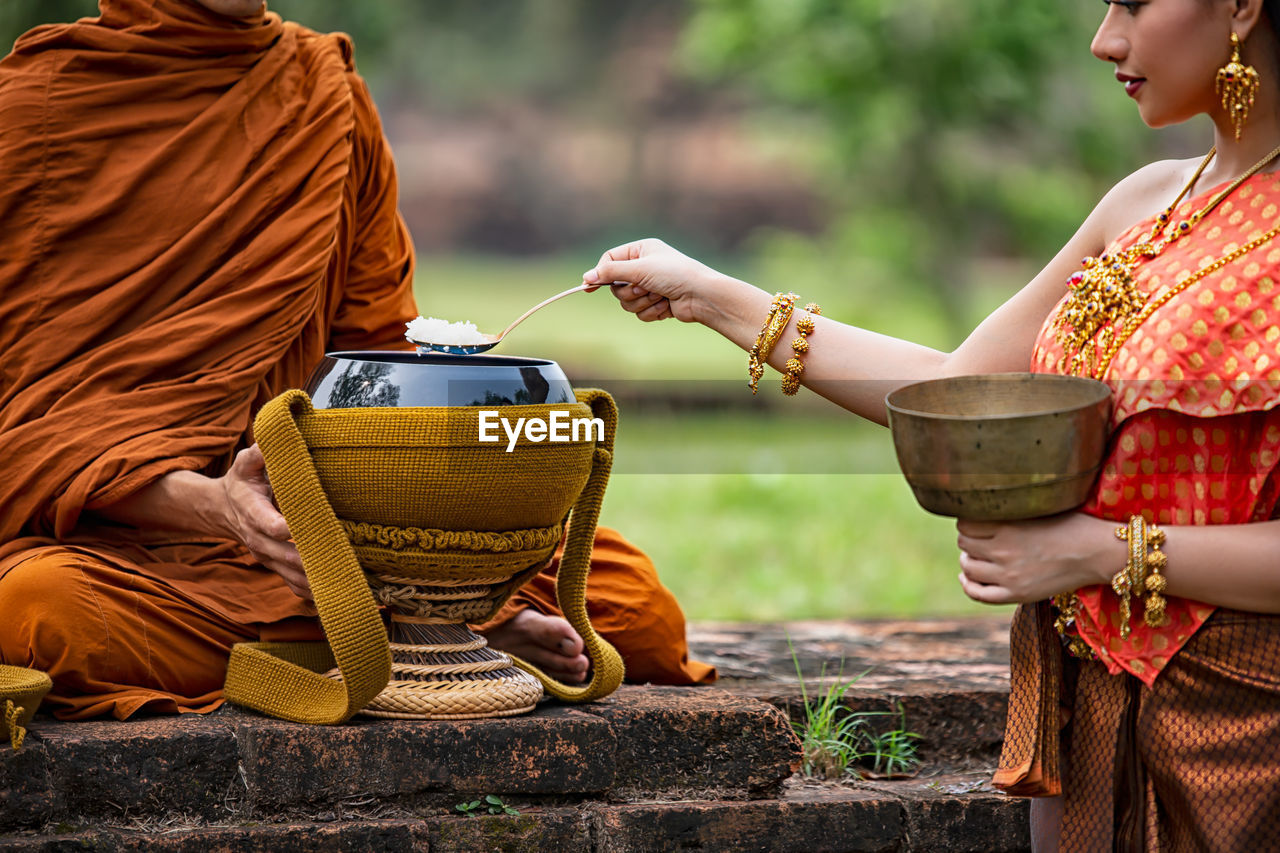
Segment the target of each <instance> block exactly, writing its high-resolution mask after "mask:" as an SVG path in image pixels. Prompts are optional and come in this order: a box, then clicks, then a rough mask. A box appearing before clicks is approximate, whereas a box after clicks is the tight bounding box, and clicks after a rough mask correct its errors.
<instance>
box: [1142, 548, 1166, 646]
mask: <svg viewBox="0 0 1280 853" xmlns="http://www.w3.org/2000/svg"><path fill="white" fill-rule="evenodd" d="M1164 541H1165V535H1164V531H1163V530H1161V529H1160V528H1158V527H1156V526H1155V525H1154V524H1153V525H1151V527H1149V528H1147V542H1148V544H1150V545H1151V553H1150V554H1148V555H1147V567H1148V568H1149V569H1150V570H1151V573H1150V574H1148V575H1147V577H1146V578H1145V579H1144V580H1143V584H1142V585H1143V587H1144V588H1145V589H1146V591H1147V609H1146V612H1144V613H1143V614H1142V620H1143V621H1144V622H1146V623H1147V627H1149V628H1163V627H1164V626H1165V625H1168V624H1169V616H1168V615H1167V614H1166V613H1165V612H1164V608H1165V605H1166V604H1168V600H1167V599H1166V598H1165V597H1164V591H1165V589H1166V588H1167V587H1168V586H1169V582H1168V580H1167V579H1166V578H1165V576H1164V575H1162V574H1160V572H1161V571H1163V570H1164V568H1165V566H1167V565H1169V556H1168V555H1167V554H1165V552H1163V551H1161V550H1160V546H1161V545H1163V544H1164Z"/></svg>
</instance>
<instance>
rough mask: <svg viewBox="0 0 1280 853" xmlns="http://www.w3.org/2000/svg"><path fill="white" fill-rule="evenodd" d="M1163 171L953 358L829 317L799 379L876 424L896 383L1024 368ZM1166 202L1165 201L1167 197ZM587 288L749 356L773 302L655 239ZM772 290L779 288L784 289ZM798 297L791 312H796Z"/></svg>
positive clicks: (1158, 197) (783, 346)
mask: <svg viewBox="0 0 1280 853" xmlns="http://www.w3.org/2000/svg"><path fill="white" fill-rule="evenodd" d="M1170 166H1171V164H1169V163H1158V164H1153V165H1152V166H1149V167H1146V168H1144V169H1142V170H1140V171H1138V172H1135V173H1134V174H1133V175H1131V176H1129V177H1128V178H1126V179H1125V180H1124V181H1121V182H1120V183H1119V184H1117V185H1116V187H1114V188H1113V189H1112V190H1111V191H1110V192H1109V193H1108V194H1107V195H1106V197H1105V198H1103V199H1102V201H1101V202H1099V204H1098V206H1097V207H1096V208H1095V209H1094V211H1093V212H1092V213H1091V214H1090V216H1089V218H1088V219H1086V220H1085V222H1084V224H1083V225H1081V226H1080V230H1079V231H1077V232H1076V233H1075V235H1074V236H1073V237H1072V238H1071V240H1069V241H1068V242H1067V244H1066V245H1065V246H1064V247H1063V248H1062V250H1061V251H1059V252H1058V254H1057V255H1056V256H1055V257H1054V258H1053V260H1052V261H1050V262H1049V264H1048V265H1047V266H1045V268H1044V269H1043V270H1041V271H1040V273H1039V274H1038V275H1037V276H1036V277H1035V278H1034V279H1032V280H1031V282H1030V283H1029V284H1027V285H1026V286H1025V287H1024V288H1022V289H1021V290H1020V291H1018V293H1016V294H1015V295H1014V296H1013V297H1012V298H1011V299H1009V301H1007V302H1005V303H1004V304H1003V305H1001V306H1000V307H999V308H997V309H996V310H995V311H994V312H993V313H992V314H991V315H990V316H989V317H987V318H986V319H985V320H984V321H983V322H982V323H981V324H979V326H978V327H977V329H975V330H974V331H973V333H972V334H970V335H969V337H968V338H967V339H966V340H965V341H964V343H962V344H961V345H960V346H959V347H958V348H956V349H955V350H954V351H953V352H949V353H947V352H940V351H938V350H935V349H931V348H929V347H925V346H920V345H919V344H914V343H911V342H910V341H905V340H901V339H898V338H893V337H889V336H886V335H881V334H877V333H875V332H872V331H868V330H866V329H861V328H858V327H857V326H853V325H848V324H846V323H842V322H840V321H839V320H837V319H835V318H829V317H819V318H817V319H816V329H815V331H814V333H813V334H812V335H811V336H810V349H809V351H808V353H807V355H806V356H805V358H804V364H805V369H804V374H803V375H802V377H801V379H802V382H803V384H804V385H805V386H806V387H808V388H809V389H810V390H812V391H814V392H816V393H818V394H821V395H822V396H823V397H826V398H827V399H829V400H831V401H832V402H834V403H836V404H837V405H840V406H843V407H844V408H846V409H848V410H849V411H851V412H854V413H856V414H858V415H861V416H862V417H864V418H867V419H869V420H872V421H875V422H877V423H881V424H883V423H885V420H886V414H885V409H884V396H885V394H886V393H888V392H889V391H891V390H893V389H894V388H897V387H899V386H901V385H905V384H908V383H911V382H917V381H921V380H925V379H933V378H937V377H942V376H960V375H965V374H971V373H1004V372H1013V371H1022V370H1027V369H1029V366H1030V361H1031V350H1032V346H1033V344H1034V342H1035V339H1036V335H1037V334H1038V333H1039V331H1040V327H1041V326H1042V325H1043V323H1044V321H1045V318H1046V317H1047V316H1048V315H1049V312H1050V311H1051V310H1052V309H1053V306H1054V305H1056V304H1057V303H1058V301H1059V300H1060V299H1061V298H1062V296H1063V295H1064V294H1065V292H1066V280H1067V278H1068V277H1069V276H1070V275H1071V274H1072V273H1073V272H1075V271H1076V270H1078V269H1079V268H1080V260H1081V258H1084V257H1086V256H1089V255H1097V254H1099V253H1100V252H1101V251H1102V250H1103V248H1104V247H1105V246H1106V244H1107V243H1108V242H1109V241H1110V239H1111V238H1113V237H1114V236H1115V235H1116V234H1118V233H1119V232H1120V230H1121V228H1126V227H1128V226H1129V225H1131V224H1132V223H1133V222H1135V221H1137V220H1139V219H1141V218H1142V217H1143V216H1146V215H1149V214H1150V213H1151V212H1152V211H1153V210H1159V209H1160V207H1161V206H1163V205H1164V204H1167V203H1168V200H1169V198H1171V197H1172V196H1171V193H1170V190H1169V187H1174V190H1173V191H1174V192H1176V186H1174V184H1172V183H1171V182H1170V179H1169V177H1170V173H1171V171H1172V170H1171V168H1170ZM1166 196H1167V197H1166ZM583 280H584V281H586V282H589V283H599V284H602V285H603V284H610V283H612V284H614V287H613V292H614V295H615V296H616V297H617V298H618V300H619V301H620V302H621V303H622V307H623V308H624V309H625V310H627V311H629V312H631V313H633V314H635V315H637V316H638V317H639V318H640V319H641V320H646V321H653V320H662V319H666V318H667V317H675V318H677V319H679V320H682V321H684V322H687V323H701V324H702V325H704V326H707V327H708V328H710V329H713V330H714V331H716V332H719V333H720V334H721V335H723V336H724V337H726V338H728V339H729V340H730V341H732V342H733V343H735V344H737V345H738V346H739V347H741V348H742V349H743V350H750V348H751V346H752V344H754V343H755V340H756V335H757V334H758V333H759V331H760V327H761V325H762V324H763V323H764V320H765V317H766V316H767V315H768V313H769V305H770V303H771V301H772V296H771V295H770V294H769V293H767V292H765V291H764V290H761V289H760V288H758V287H755V286H753V285H751V284H748V283H747V282H744V281H740V280H738V279H735V278H732V277H730V276H727V275H724V274H723V273H720V272H717V271H716V270H713V269H711V268H710V267H708V266H706V265H704V264H702V263H699V262H698V261H696V260H694V259H693V258H690V257H688V256H686V255H683V254H681V253H680V252H678V251H676V250H675V249H673V248H671V247H670V246H668V245H667V244H666V243H663V242H662V241H661V240H652V239H651V240H640V241H637V242H634V243H628V244H625V245H622V246H618V247H617V248H614V249H610V250H609V251H608V252H606V253H605V254H604V255H603V256H602V257H601V258H600V262H599V263H598V264H597V265H596V266H595V267H594V268H592V269H591V270H588V271H587V272H586V273H585V274H584V275H583ZM779 289H783V290H785V289H786V288H785V285H784V286H783V287H781V288H779ZM803 304H804V300H803V298H802V299H801V300H800V302H799V305H803ZM799 305H798V306H797V310H796V311H795V313H794V314H793V315H792V319H791V321H790V323H789V324H788V326H787V328H786V329H785V330H784V332H783V334H782V337H781V338H780V339H779V341H780V342H779V344H778V346H777V347H775V349H774V351H773V353H772V354H771V356H770V358H769V363H770V364H771V365H772V366H773V367H774V368H777V369H779V370H782V369H783V366H784V364H785V363H786V360H787V359H788V358H789V357H790V355H791V352H790V348H789V346H788V343H789V342H790V341H791V340H793V339H794V338H795V337H797V333H796V328H795V323H796V320H798V319H799V318H800V317H801V316H802V315H803V312H802V311H801V310H799Z"/></svg>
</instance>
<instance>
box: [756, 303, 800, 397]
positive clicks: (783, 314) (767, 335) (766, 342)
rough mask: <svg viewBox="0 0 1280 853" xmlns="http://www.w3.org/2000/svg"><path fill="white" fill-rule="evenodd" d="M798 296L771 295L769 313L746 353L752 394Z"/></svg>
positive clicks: (757, 387)
mask: <svg viewBox="0 0 1280 853" xmlns="http://www.w3.org/2000/svg"><path fill="white" fill-rule="evenodd" d="M799 298H800V297H799V295H798V294H795V293H786V294H784V293H782V292H781V291H779V292H778V293H775V294H774V295H773V303H772V304H771V305H770V306H769V315H768V316H767V317H765V318H764V325H763V326H761V327H760V334H758V335H756V342H755V344H754V345H753V346H752V347H751V351H750V352H748V353H747V386H748V387H749V388H750V389H751V393H752V394H754V393H756V391H757V390H758V389H759V385H760V377H762V376H764V366H765V363H766V362H768V361H769V355H770V353H772V352H773V348H774V347H775V346H777V343H778V339H779V338H781V337H782V333H783V331H784V330H785V329H786V328H787V323H789V322H791V312H792V310H793V309H794V308H795V304H796V300H797V299H799Z"/></svg>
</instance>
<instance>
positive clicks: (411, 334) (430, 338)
mask: <svg viewBox="0 0 1280 853" xmlns="http://www.w3.org/2000/svg"><path fill="white" fill-rule="evenodd" d="M405 326H407V327H408V331H407V332H406V333H405V338H407V339H408V340H409V341H410V342H411V343H415V344H442V345H449V346H468V345H471V344H485V343H488V342H489V339H488V338H487V337H485V335H484V333H483V332H481V331H480V330H479V329H477V328H476V324H475V323H469V322H465V321H463V322H458V323H450V322H449V321H448V320H441V319H439V318H437V317H426V318H423V317H419V318H418V319H416V320H411V321H410V322H408V323H405Z"/></svg>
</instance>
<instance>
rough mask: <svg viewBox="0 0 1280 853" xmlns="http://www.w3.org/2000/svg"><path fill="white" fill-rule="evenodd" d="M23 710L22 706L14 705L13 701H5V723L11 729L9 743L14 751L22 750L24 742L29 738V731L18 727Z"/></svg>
mask: <svg viewBox="0 0 1280 853" xmlns="http://www.w3.org/2000/svg"><path fill="white" fill-rule="evenodd" d="M23 710H24V709H23V707H22V706H21V705H15V704H13V700H12V699H6V700H4V722H5V725H6V726H7V727H8V728H9V743H10V745H12V746H13V748H14V749H19V748H21V747H22V740H23V738H25V737H26V736H27V730H26V729H24V728H23V727H22V726H20V725H18V720H20V719H21V718H22V712H23Z"/></svg>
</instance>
